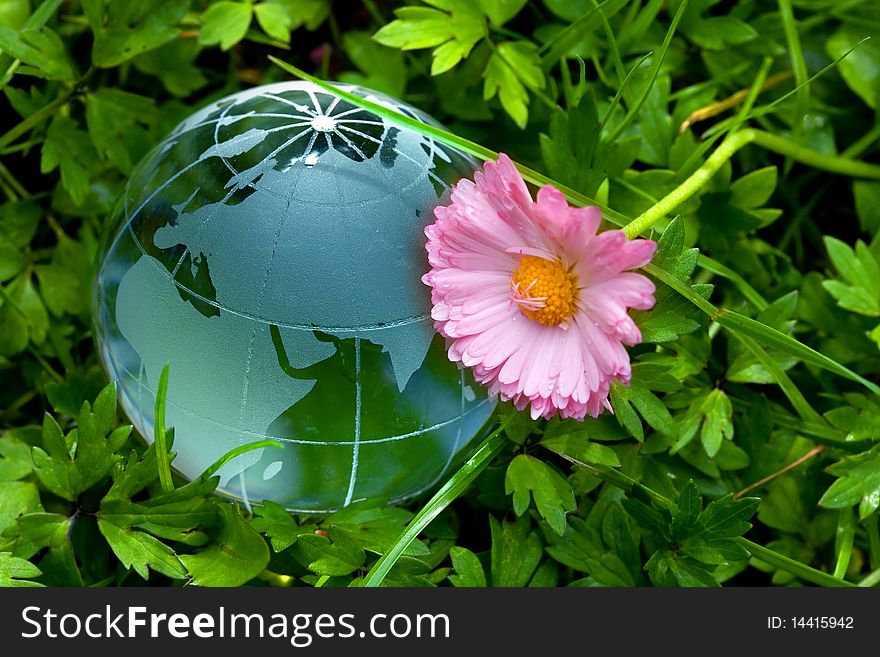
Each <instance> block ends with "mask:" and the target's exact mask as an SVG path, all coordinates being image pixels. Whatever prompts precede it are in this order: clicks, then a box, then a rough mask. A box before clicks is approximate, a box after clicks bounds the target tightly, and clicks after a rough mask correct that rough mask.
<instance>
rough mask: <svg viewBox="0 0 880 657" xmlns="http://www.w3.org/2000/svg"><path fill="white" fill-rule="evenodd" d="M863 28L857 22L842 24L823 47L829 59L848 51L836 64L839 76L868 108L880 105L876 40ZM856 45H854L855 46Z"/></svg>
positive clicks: (879, 49)
mask: <svg viewBox="0 0 880 657" xmlns="http://www.w3.org/2000/svg"><path fill="white" fill-rule="evenodd" d="M867 36H871V34H870V33H869V32H868V31H867V28H866V27H864V26H860V25H858V24H857V23H852V24H851V23H844V24H843V25H841V26H840V27H839V28H837V31H836V32H835V33H834V34H832V35H831V37H830V38H829V39H828V40H827V41H826V42H825V48H826V50H827V51H828V54H829V55H830V56H831V58H832V59H838V58H840V57H842V56H843V55H844V54H846V53H847V52H849V51H850V50H852V49H853V48H855V50H852V52H850V53H849V56H848V57H846V58H844V59H842V60H841V61H840V63H839V64H838V70H839V71H840V75H841V76H842V77H843V79H844V81H845V82H846V84H847V85H849V88H850V89H852V90H853V91H854V92H855V93H856V94H857V95H858V96H859V97H860V98H861V99H862V100H863V101H865V104H866V105H868V107H870V108H871V109H877V108H878V106H880V41H878V40H877V38H872V39H871V40H870V41H865V42H864V43H859V42H861V41H862V40H863V39H864V38H865V37H867ZM857 45H858V47H856V46H857Z"/></svg>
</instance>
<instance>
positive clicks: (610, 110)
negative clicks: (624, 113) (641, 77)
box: [602, 52, 654, 126]
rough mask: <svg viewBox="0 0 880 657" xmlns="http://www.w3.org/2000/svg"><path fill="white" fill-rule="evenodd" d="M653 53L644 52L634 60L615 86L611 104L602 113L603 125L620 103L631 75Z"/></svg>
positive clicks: (606, 123)
mask: <svg viewBox="0 0 880 657" xmlns="http://www.w3.org/2000/svg"><path fill="white" fill-rule="evenodd" d="M653 54H654V53H653V52H647V53H645V54H644V55H643V56H642V58H641V59H640V60H639V61H637V62H636V64H635V66H633V67H632V68H631V69H630V70H629V73H627V74H626V77H624V78H623V82H621V83H620V86H619V87H618V88H617V91H616V92H615V94H614V97H613V98H612V99H611V104H610V105H608V109H607V110H605V114H603V115H602V125H603V126H604V125H608V120H609V119H610V118H611V116H612V115H613V114H614V110H615V109H617V105H618V104H619V103H620V99H621V98H622V97H623V92H624V91H625V90H626V88H627V87H628V86H629V83H630V80H632V77H633V75H635V72H636V71H638V70H639V69H640V68H641V67H642V64H644V63H645V62H646V61H648V58H649V57H650V56H651V55H653Z"/></svg>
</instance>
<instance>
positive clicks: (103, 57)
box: [83, 0, 190, 68]
mask: <svg viewBox="0 0 880 657" xmlns="http://www.w3.org/2000/svg"><path fill="white" fill-rule="evenodd" d="M83 4H84V9H85V13H86V16H87V17H88V19H89V24H90V25H91V27H92V32H93V33H94V35H95V42H94V45H93V46H92V61H93V62H94V64H95V65H96V66H98V67H100V68H113V67H115V66H119V65H120V64H122V63H123V62H126V61H128V60H130V59H132V58H134V57H137V56H138V55H140V54H142V53H145V52H148V51H150V50H153V49H154V48H158V47H159V46H161V45H163V44H165V43H168V42H169V41H171V40H172V39H175V38H176V37H177V36H178V35H179V34H180V29H179V28H178V27H177V24H178V23H179V22H180V20H181V19H182V18H183V17H184V15H185V14H186V12H187V10H188V9H189V4H190V3H189V2H188V1H184V2H180V1H179V0H143V1H141V2H137V3H132V2H129V1H128V0H109V1H108V2H102V1H101V0H86V1H85V2H84V3H83Z"/></svg>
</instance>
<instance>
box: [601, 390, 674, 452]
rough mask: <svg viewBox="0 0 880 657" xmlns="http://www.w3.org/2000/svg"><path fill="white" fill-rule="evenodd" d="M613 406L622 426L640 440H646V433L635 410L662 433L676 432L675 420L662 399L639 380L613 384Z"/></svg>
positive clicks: (670, 433)
mask: <svg viewBox="0 0 880 657" xmlns="http://www.w3.org/2000/svg"><path fill="white" fill-rule="evenodd" d="M611 406H612V408H614V412H615V415H616V416H617V421H618V422H619V423H620V426H621V427H623V428H624V429H626V430H627V431H629V432H630V434H631V435H632V436H633V437H634V438H636V440H638V441H639V442H644V440H645V435H644V431H643V429H642V422H641V420H639V418H638V416H637V415H636V413H635V410H633V407H635V409H637V410H638V411H639V414H640V415H641V416H642V417H643V418H644V419H645V422H647V423H648V424H649V425H650V426H651V427H653V428H654V429H656V430H657V431H659V432H660V433H664V434H668V435H672V434H674V433H675V420H673V418H672V415H671V414H670V413H669V410H668V409H667V408H666V406H665V405H664V404H663V402H661V401H660V399H659V398H658V397H657V396H656V395H655V394H654V393H653V392H651V391H650V390H648V389H647V388H646V387H645V386H644V385H642V384H641V383H640V382H639V381H638V380H636V379H633V380H632V381H631V382H630V385H629V386H625V385H623V384H621V383H619V382H615V383H613V384H612V385H611Z"/></svg>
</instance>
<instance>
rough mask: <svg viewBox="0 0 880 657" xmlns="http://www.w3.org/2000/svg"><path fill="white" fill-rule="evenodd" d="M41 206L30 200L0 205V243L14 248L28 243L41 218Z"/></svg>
mask: <svg viewBox="0 0 880 657" xmlns="http://www.w3.org/2000/svg"><path fill="white" fill-rule="evenodd" d="M42 216H43V210H42V208H41V207H40V206H39V205H38V204H36V203H34V202H32V201H18V202H15V203H4V204H3V205H0V243H3V244H8V245H11V246H13V247H16V248H21V247H25V246H27V245H28V244H30V242H31V240H32V239H33V237H34V235H35V234H36V232H37V226H38V225H39V223H40V219H42Z"/></svg>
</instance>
